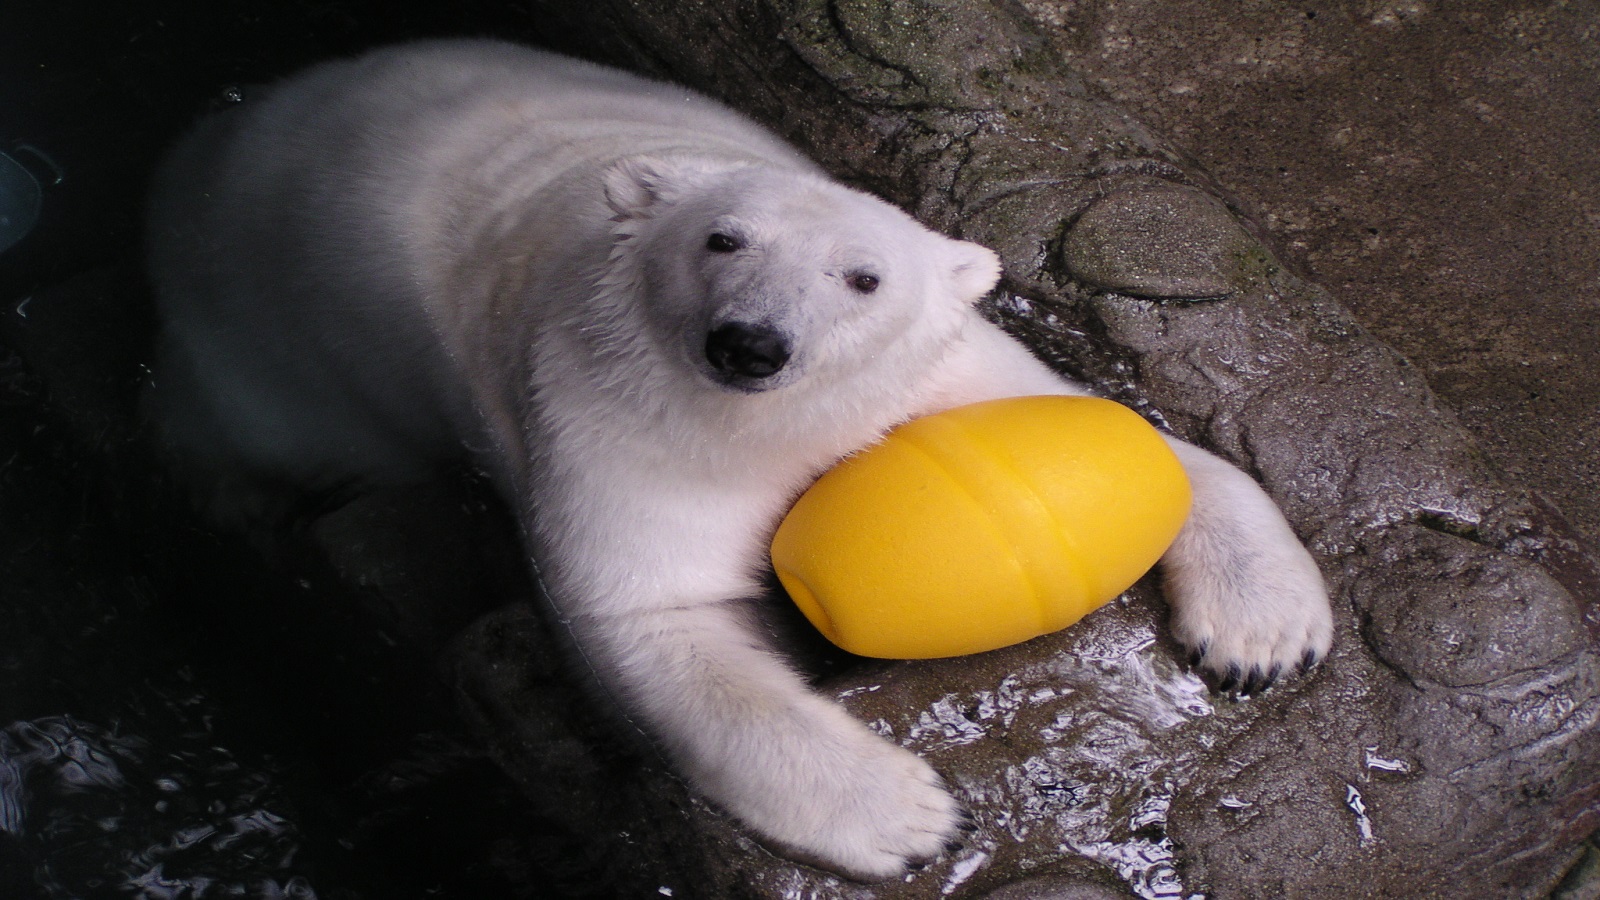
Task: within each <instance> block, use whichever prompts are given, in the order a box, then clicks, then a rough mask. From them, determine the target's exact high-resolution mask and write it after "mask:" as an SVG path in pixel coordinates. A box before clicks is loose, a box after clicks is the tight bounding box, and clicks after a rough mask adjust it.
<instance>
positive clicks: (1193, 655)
mask: <svg viewBox="0 0 1600 900" xmlns="http://www.w3.org/2000/svg"><path fill="white" fill-rule="evenodd" d="M1205 658H1206V652H1205V651H1204V650H1202V649H1201V648H1199V647H1196V648H1195V649H1193V650H1190V651H1189V668H1191V669H1198V668H1200V661H1201V660H1202V659H1205Z"/></svg>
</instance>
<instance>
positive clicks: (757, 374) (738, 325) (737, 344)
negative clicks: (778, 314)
mask: <svg viewBox="0 0 1600 900" xmlns="http://www.w3.org/2000/svg"><path fill="white" fill-rule="evenodd" d="M706 359H708V360H710V361H711V365H713V366H715V367H716V369H717V371H719V372H723V373H726V374H728V375H742V376H744V377H746V378H766V377H767V376H769V375H772V374H773V373H775V372H777V371H778V370H779V369H781V368H783V366H784V363H787V362H788V361H789V341H788V340H787V339H786V338H785V337H784V336H783V335H782V334H781V333H779V332H778V331H776V330H774V329H772V328H768V327H767V326H765V325H746V324H744V323H742V322H729V323H728V324H726V325H719V326H717V327H716V328H713V329H712V330H711V334H709V335H707V336H706Z"/></svg>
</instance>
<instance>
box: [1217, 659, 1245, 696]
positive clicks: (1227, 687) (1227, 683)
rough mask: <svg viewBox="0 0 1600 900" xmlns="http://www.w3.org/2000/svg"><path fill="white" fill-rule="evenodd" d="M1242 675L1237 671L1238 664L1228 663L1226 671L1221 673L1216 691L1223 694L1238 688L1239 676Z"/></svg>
mask: <svg viewBox="0 0 1600 900" xmlns="http://www.w3.org/2000/svg"><path fill="white" fill-rule="evenodd" d="M1242 674H1244V673H1243V672H1241V671H1240V670H1239V665H1238V663H1230V664H1229V665H1228V671H1227V672H1225V673H1223V676H1222V679H1221V680H1219V681H1218V682H1217V690H1219V691H1223V692H1224V693H1226V692H1228V691H1231V690H1233V689H1234V688H1236V687H1238V686H1239V676H1240V675H1242Z"/></svg>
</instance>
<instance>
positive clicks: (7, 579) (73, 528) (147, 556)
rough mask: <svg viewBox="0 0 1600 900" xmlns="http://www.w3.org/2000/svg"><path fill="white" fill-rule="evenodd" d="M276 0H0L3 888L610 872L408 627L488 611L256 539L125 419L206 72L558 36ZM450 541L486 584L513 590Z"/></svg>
mask: <svg viewBox="0 0 1600 900" xmlns="http://www.w3.org/2000/svg"><path fill="white" fill-rule="evenodd" d="M257 6H259V7H260V9H251V8H249V5H248V4H216V5H202V4H178V3H162V2H155V3H148V4H141V5H135V6H132V7H126V8H118V9H116V10H111V9H108V8H106V7H104V6H103V5H101V4H97V3H89V2H87V0H63V2H60V3H56V4H51V5H50V6H49V8H48V9H42V8H41V7H40V5H38V4H5V5H3V6H0V153H3V154H5V155H6V160H7V162H6V164H5V166H4V168H5V171H4V172H0V174H6V175H9V176H11V177H12V181H11V182H8V184H10V186H11V187H15V188H16V190H12V191H10V193H7V194H6V195H5V196H4V197H0V201H3V202H4V204H6V205H5V206H4V209H3V210H0V212H3V213H4V217H5V218H6V221H5V223H4V226H3V228H0V238H3V241H0V243H4V244H5V245H6V246H4V247H0V326H3V327H0V897H3V898H8V900H9V898H16V900H28V898H32V897H41V898H52V900H54V898H98V897H136V898H151V900H155V898H173V900H177V898H211V897H248V898H279V897H288V898H310V897H318V898H323V900H329V898H348V900H354V898H407V897H463V898H499V897H548V896H569V895H574V894H591V895H592V894H594V893H596V892H597V890H598V889H593V888H590V889H585V888H584V887H583V885H582V878H583V877H584V876H583V873H585V872H592V871H593V870H594V868H595V867H596V866H597V865H599V864H601V863H600V862H599V861H596V860H592V859H574V858H573V857H581V856H582V855H583V854H582V852H581V850H574V849H573V848H570V847H564V846H563V845H562V844H561V842H560V841H559V839H557V838H556V837H554V836H553V835H549V834H547V832H548V830H549V829H548V826H547V825H545V824H544V823H542V822H541V821H540V820H539V819H538V818H537V817H536V816H534V815H532V814H531V813H530V812H529V811H528V810H527V808H526V807H525V805H524V803H523V802H522V801H521V799H520V796H519V794H518V792H517V789H516V788H515V786H514V785H513V784H512V783H511V782H510V781H509V780H508V779H507V778H506V777H505V776H504V775H502V774H501V773H500V771H499V770H498V769H497V768H496V767H495V766H493V765H492V764H491V763H490V762H489V761H488V760H487V759H486V758H485V757H484V756H483V754H482V753H481V752H480V751H479V750H478V749H477V748H476V745H475V744H474V742H473V741H472V740H471V739H470V738H468V737H467V736H466V735H465V734H464V733H463V732H462V730H461V726H460V725H459V723H458V722H457V720H456V719H455V717H454V716H453V714H452V713H451V711H450V704H449V698H448V697H447V696H446V695H445V689H444V688H443V687H442V686H441V684H440V682H439V681H438V679H437V677H436V675H435V673H434V671H433V668H432V663H431V656H432V652H431V651H432V650H434V649H436V647H433V646H430V645H429V643H428V641H427V640H422V641H418V640H417V639H416V637H417V635H418V634H419V633H420V634H431V635H433V636H434V637H435V639H437V637H438V636H439V635H448V634H449V633H450V626H451V625H452V624H453V623H456V622H459V621H464V620H465V618H468V617H470V616H471V615H473V614H474V613H475V612H477V611H478V608H477V607H474V608H460V609H452V608H441V609H434V610H430V611H427V615H426V617H427V618H428V621H426V622H423V623H420V624H419V623H418V622H417V621H415V617H416V611H415V610H413V611H411V612H410V615H411V616H412V618H411V619H410V620H408V619H407V618H406V616H404V615H397V614H396V612H395V610H393V609H386V608H383V606H382V603H381V593H382V592H380V591H376V590H372V591H365V592H363V591H362V590H361V589H360V588H359V586H352V585H350V584H349V583H348V579H347V578H342V577H341V576H340V574H339V573H338V572H335V571H333V570H332V569H331V567H330V565H329V564H328V563H327V562H326V561H325V560H322V559H320V558H318V557H317V556H316V555H315V554H313V553H311V552H309V550H308V549H307V547H306V546H301V545H302V544H306V543H307V542H306V541H304V540H300V541H298V543H297V541H296V540H295V539H293V537H291V539H290V540H289V541H288V542H287V543H286V545H285V546H284V547H280V548H279V550H280V551H281V552H280V553H278V554H276V555H275V557H274V560H275V561H274V562H272V563H269V562H267V561H265V558H264V557H263V556H262V554H260V553H259V552H257V551H256V550H255V549H252V548H251V547H250V546H247V544H246V542H245V541H243V540H234V539H230V538H226V537H219V536H217V535H214V534H212V533H210V532H208V531H207V530H206V529H204V528H202V527H200V526H199V525H197V524H196V523H195V522H194V521H193V520H192V519H191V518H190V517H189V516H188V514H187V512H181V511H177V510H178V506H177V505H175V504H173V503H171V502H170V501H169V500H168V499H167V496H166V494H167V493H168V491H167V490H166V488H165V487H164V486H163V485H162V484H160V476H159V475H158V474H156V473H158V472H159V467H155V466H152V465H150V464H149V462H148V461H147V460H146V459H144V457H143V455H142V453H141V452H140V451H139V450H138V449H137V443H136V442H135V440H134V436H133V435H132V434H131V433H130V431H129V428H130V426H129V421H130V418H131V417H130V416H129V414H128V410H129V409H130V408H131V406H132V398H133V394H134V391H135V388H136V385H137V383H138V381H139V379H140V377H141V371H140V367H139V364H140V362H141V360H142V359H143V358H144V353H145V352H146V349H147V342H148V338H149V333H150V323H149V318H148V312H147V303H148V301H147V300H146V299H145V297H144V294H143V288H142V286H141V283H140V276H139V274H138V271H139V268H138V263H137V255H138V250H137V246H138V236H137V227H136V222H137V221H138V207H139V202H140V193H141V190H140V188H141V185H142V184H143V182H144V179H145V177H146V174H147V173H148V171H149V169H150V167H151V166H152V165H153V163H154V160H155V158H156V156H157V155H158V154H159V152H160V150H161V148H162V147H163V146H165V145H166V144H167V143H169V142H170V141H171V140H172V139H173V138H174V137H175V136H176V134H177V133H178V131H179V130H181V128H182V127H183V125H184V123H185V122H187V121H188V120H190V119H192V118H193V117H194V115H196V114H197V113H198V112H199V111H201V110H202V109H203V107H204V106H205V105H206V102H207V98H212V97H218V96H220V95H222V94H223V93H224V92H225V91H226V90H227V89H228V88H229V87H230V86H232V85H238V84H248V83H251V82H254V81H259V80H264V79H267V78H270V77H272V76H274V75H277V74H282V73H285V72H288V71H290V70H292V69H294V68H296V67H297V66H299V65H301V64H304V63H305V62H309V61H311V60H313V59H319V58H323V57H327V56H330V55H334V54H338V53H344V52H349V51H351V50H354V49H357V48H359V47H362V46H367V45H372V44H377V43H383V42H386V41H392V40H397V39H402V38H405V37H412V36H420V35H428V34H448V33H492V34H500V35H503V36H506V37H513V38H520V39H526V40H538V38H539V35H537V34H536V33H534V32H533V30H532V29H531V27H530V25H529V23H528V22H527V19H526V13H525V12H522V11H520V10H517V9H515V8H514V5H513V4H503V3H490V2H475V0H469V2H467V3H464V4H457V5H454V6H452V7H451V8H450V9H449V10H448V11H445V10H443V9H441V10H437V11H422V12H416V11H410V10H405V9H401V10H396V9H394V8H393V7H388V6H386V5H384V4H379V3H376V2H348V3H337V2H331V3H295V4H276V5H268V4H257ZM24 7H28V8H32V10H33V11H29V9H26V8H24ZM19 173H20V174H19ZM8 190H9V188H8ZM440 490H441V491H442V492H443V494H442V495H441V497H435V498H433V502H434V503H435V504H436V505H437V504H443V505H444V506H446V507H448V508H450V509H461V510H466V512H464V513H462V515H463V516H465V518H464V519H463V522H464V523H465V524H464V525H463V528H462V531H463V534H464V535H465V537H462V538H460V540H461V541H462V542H463V545H468V546H470V545H472V544H474V543H476V544H481V545H485V546H487V547H488V548H489V549H488V550H486V551H483V552H488V553H490V554H491V555H492V554H494V553H500V554H502V555H503V554H504V553H506V552H508V551H507V545H506V544H505V543H504V541H505V540H506V538H505V536H504V535H501V537H499V538H483V536H482V535H481V534H476V533H474V531H473V529H488V530H490V531H495V530H496V529H499V528H500V527H501V526H502V525H503V524H504V523H502V522H500V521H499V520H498V518H497V515H496V513H495V511H494V509H493V504H492V503H490V502H489V501H487V500H485V499H484V497H483V492H482V489H481V486H479V485H476V484H475V483H472V482H471V481H470V479H464V478H460V479H456V480H455V481H454V482H452V483H451V484H447V485H444V486H443V487H442V488H440ZM300 537H301V538H303V537H304V536H303V535H302V536H300ZM419 539H426V538H416V537H412V538H410V540H413V541H415V540H419ZM497 541H499V542H500V543H496V542H497ZM451 549H454V547H452V548H451ZM479 549H482V548H481V547H480V548H479ZM435 555H439V556H453V557H455V558H454V559H453V560H452V561H451V562H452V565H453V566H454V569H451V570H449V571H445V572H443V573H439V572H433V573H429V574H427V576H426V577H428V578H433V579H435V580H436V581H437V580H438V579H440V578H450V577H454V576H457V575H458V576H460V578H461V585H462V588H461V590H460V591H459V593H460V594H463V595H467V594H474V595H475V596H476V597H477V599H478V600H479V601H480V603H491V602H500V601H503V600H504V599H505V598H506V597H507V596H510V595H512V594H514V593H515V592H517V591H519V590H526V587H525V586H524V585H517V584H509V583H502V582H503V581H504V579H503V578H502V582H494V581H493V576H489V575H479V574H477V573H475V572H473V571H468V570H469V569H471V568H472V564H473V558H474V557H473V555H472V553H451V552H446V551H442V550H441V551H440V552H439V553H437V554H435ZM487 568H489V569H493V567H492V566H490V567H487ZM404 576H405V573H402V577H404ZM475 578H476V579H477V580H476V581H475V580H474V579H475ZM485 579H488V581H487V582H486V581H485ZM491 582H492V583H491Z"/></svg>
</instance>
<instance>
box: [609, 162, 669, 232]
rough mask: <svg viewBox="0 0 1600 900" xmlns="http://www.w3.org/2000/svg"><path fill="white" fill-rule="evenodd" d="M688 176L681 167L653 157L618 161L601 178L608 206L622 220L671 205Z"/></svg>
mask: <svg viewBox="0 0 1600 900" xmlns="http://www.w3.org/2000/svg"><path fill="white" fill-rule="evenodd" d="M686 174H687V173H685V172H683V171H682V166H680V165H678V164H676V163H673V162H670V161H668V160H664V159H657V158H655V157H651V156H630V157H628V158H626V159H619V160H617V161H616V162H614V163H612V164H611V166H610V167H609V168H607V169H606V170H605V173H604V174H603V175H601V178H602V180H603V183H604V186H605V192H606V205H607V206H610V207H611V211H612V212H614V213H616V214H617V219H618V220H619V221H620V220H622V219H631V218H634V217H636V216H639V215H641V214H643V213H644V212H645V211H646V210H648V209H649V208H650V207H652V206H655V205H656V204H657V203H666V202H671V201H672V199H673V198H674V197H675V196H676V195H677V194H678V193H679V192H680V190H681V188H682V184H683V181H684V180H685V177H684V176H685V175H686Z"/></svg>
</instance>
